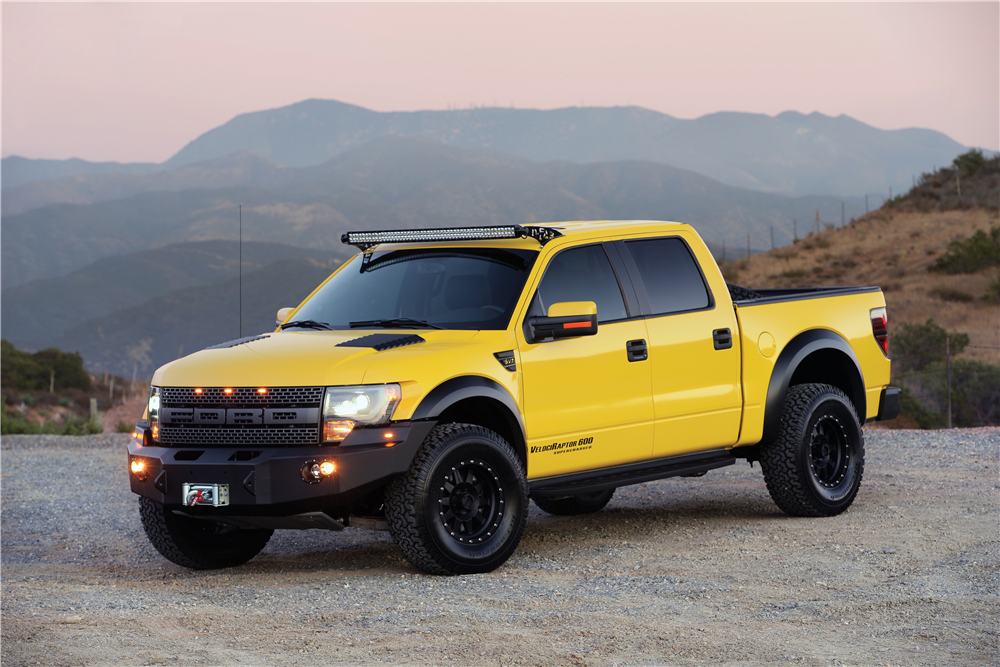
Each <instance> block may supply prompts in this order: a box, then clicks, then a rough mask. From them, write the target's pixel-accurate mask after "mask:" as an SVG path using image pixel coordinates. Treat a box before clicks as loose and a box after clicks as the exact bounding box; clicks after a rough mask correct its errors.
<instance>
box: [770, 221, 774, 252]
mask: <svg viewBox="0 0 1000 667" xmlns="http://www.w3.org/2000/svg"><path fill="white" fill-rule="evenodd" d="M771 250H774V225H771Z"/></svg>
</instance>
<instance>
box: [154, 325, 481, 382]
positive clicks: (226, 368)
mask: <svg viewBox="0 0 1000 667" xmlns="http://www.w3.org/2000/svg"><path fill="white" fill-rule="evenodd" d="M478 333H479V332H477V331H437V330H431V331H427V330H414V329H389V330H378V329H356V330H352V331H303V330H295V331H281V332H275V333H271V334H261V336H262V337H261V338H259V339H256V340H250V341H249V342H246V343H238V344H235V345H233V346H232V347H222V348H214V349H206V350H202V351H200V352H195V353H194V354H191V355H189V356H187V357H184V358H182V359H178V360H177V361H174V362H171V363H169V364H167V365H165V366H163V367H161V368H160V369H159V370H157V371H156V374H155V375H154V376H153V384H154V385H157V386H165V387H269V386H270V387H299V386H303V387H306V386H308V387H318V386H326V385H350V384H362V383H364V382H365V374H366V372H367V371H368V370H369V368H371V367H372V366H378V367H379V368H382V369H384V368H387V367H391V366H396V365H397V362H398V365H399V366H401V368H399V371H400V374H401V375H406V370H407V369H406V368H405V367H406V366H407V365H409V364H408V363H407V361H408V360H410V359H412V358H413V356H414V355H413V352H414V351H416V350H417V348H420V351H421V352H422V353H423V354H426V352H428V351H429V350H428V348H440V349H449V350H455V349H456V348H462V347H465V346H467V345H468V344H469V343H470V342H471V341H472V339H473V338H475V337H476V335H477V334H478ZM263 336H266V338H265V337H263ZM413 336H419V337H420V338H423V339H424V342H415V343H413V342H410V341H411V340H412V338H411V337H413ZM407 339H409V340H407ZM343 343H349V344H350V345H348V346H345V345H342V344H343ZM373 345H378V346H379V347H380V348H381V349H377V348H376V347H373ZM423 354H422V355H421V356H423ZM397 379H398V380H403V379H406V378H405V377H398V378H397ZM374 381H375V382H382V381H384V380H374Z"/></svg>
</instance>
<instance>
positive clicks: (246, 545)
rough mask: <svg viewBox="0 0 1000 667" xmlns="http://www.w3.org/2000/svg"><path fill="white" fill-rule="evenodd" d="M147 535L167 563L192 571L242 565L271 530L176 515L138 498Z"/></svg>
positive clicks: (262, 546) (260, 545) (267, 537)
mask: <svg viewBox="0 0 1000 667" xmlns="http://www.w3.org/2000/svg"><path fill="white" fill-rule="evenodd" d="M139 516H140V517H142V527H143V528H144V529H145V530H146V536H147V537H148V538H149V541H150V542H151V543H152V544H153V546H154V547H156V550H157V551H159V552H160V553H161V554H163V557H164V558H166V559H167V560H169V561H171V562H173V563H177V564H178V565H180V566H181V567H188V568H191V569H192V570H217V569H219V568H223V567H234V566H236V565H242V564H243V563H245V562H247V561H248V560H250V559H251V558H253V557H254V556H256V555H257V554H259V553H260V552H261V549H263V548H264V547H265V546H266V545H267V542H268V540H270V539H271V535H273V534H274V531H273V530H266V529H251V530H247V529H240V528H233V527H231V526H226V525H225V524H221V523H213V522H211V521H203V520H201V519H192V518H190V517H185V516H178V515H177V514H174V513H173V511H172V510H169V509H167V508H166V507H164V506H163V505H161V504H160V503H157V502H154V501H152V500H150V499H149V498H139Z"/></svg>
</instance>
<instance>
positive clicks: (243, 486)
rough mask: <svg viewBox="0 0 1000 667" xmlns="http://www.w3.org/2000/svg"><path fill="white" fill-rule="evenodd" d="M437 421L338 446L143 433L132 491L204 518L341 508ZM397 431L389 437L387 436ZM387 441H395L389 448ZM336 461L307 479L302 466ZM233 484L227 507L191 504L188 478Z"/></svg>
mask: <svg viewBox="0 0 1000 667" xmlns="http://www.w3.org/2000/svg"><path fill="white" fill-rule="evenodd" d="M435 424H436V422H435V421H414V422H399V423H394V424H389V425H387V426H384V427H382V428H366V429H357V430H355V431H354V432H353V433H351V434H350V435H349V436H348V437H347V439H345V440H344V442H342V443H340V444H339V445H337V446H332V447H324V446H316V447H272V448H267V447H261V448H259V449H257V450H249V449H248V448H247V447H246V446H232V447H225V446H223V447H159V446H143V433H138V437H137V438H135V439H133V440H132V442H131V443H130V444H129V447H128V456H129V465H131V461H132V460H133V459H140V460H141V461H142V462H143V463H144V464H145V469H144V471H143V473H142V475H141V476H140V475H137V474H135V473H132V472H129V482H130V485H131V489H132V492H133V493H136V494H138V495H140V496H144V497H146V498H149V499H150V500H153V501H156V502H158V503H161V504H163V505H167V506H171V507H174V508H175V509H181V508H183V509H184V512H185V513H186V514H191V515H196V516H204V517H206V518H207V517H223V516H234V517H237V516H271V517H280V516H290V515H293V514H301V513H303V512H315V511H324V510H327V509H331V510H332V509H340V508H346V507H347V506H349V504H350V503H351V501H352V500H354V499H356V498H360V497H361V496H364V495H365V494H366V493H368V492H369V491H371V490H372V489H375V488H378V487H379V486H382V485H384V484H386V483H387V482H388V481H389V480H391V479H392V478H394V477H396V476H398V475H400V474H402V473H404V472H405V471H406V470H407V468H409V466H410V462H411V461H412V460H413V457H414V456H415V455H416V452H417V449H418V448H419V447H420V444H421V443H422V442H423V441H424V438H425V437H426V436H427V434H428V433H429V432H430V430H431V429H432V428H434V426H435ZM390 432H391V434H392V437H391V438H386V434H387V433H390ZM389 443H395V444H392V445H391V446H388V445H389ZM322 461H332V462H333V463H334V464H335V465H336V472H334V473H333V474H332V475H330V476H329V477H325V478H323V479H321V480H320V481H315V482H311V483H310V482H308V481H306V479H305V478H304V477H303V474H302V470H303V467H305V466H306V465H307V464H311V463H313V462H322ZM185 483H187V484H198V485H212V484H220V485H221V484H225V485H227V486H228V491H229V494H228V501H229V504H228V505H224V506H217V507H214V506H211V505H209V506H203V505H198V506H195V507H185V506H184V504H183V503H184V497H183V487H184V484H185Z"/></svg>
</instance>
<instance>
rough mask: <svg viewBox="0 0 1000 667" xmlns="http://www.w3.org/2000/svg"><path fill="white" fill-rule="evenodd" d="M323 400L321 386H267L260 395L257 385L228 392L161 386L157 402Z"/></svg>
mask: <svg viewBox="0 0 1000 667" xmlns="http://www.w3.org/2000/svg"><path fill="white" fill-rule="evenodd" d="M322 400H323V387H268V388H267V392H266V393H264V394H262V393H260V392H259V391H258V388H257V387H233V391H232V393H231V394H227V393H225V391H224V388H223V387H203V388H202V390H201V393H200V394H199V393H195V388H194V387H162V388H161V389H160V402H161V403H162V404H163V405H220V406H223V405H224V406H232V407H241V406H245V405H303V406H305V405H319V404H320V402H322Z"/></svg>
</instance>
